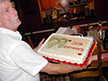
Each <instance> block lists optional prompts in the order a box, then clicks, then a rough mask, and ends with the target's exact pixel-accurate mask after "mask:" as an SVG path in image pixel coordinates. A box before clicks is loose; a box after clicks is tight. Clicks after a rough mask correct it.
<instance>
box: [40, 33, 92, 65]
mask: <svg viewBox="0 0 108 81" xmlns="http://www.w3.org/2000/svg"><path fill="white" fill-rule="evenodd" d="M53 35H60V36H64V37H69V38H70V37H72V38H81V39H88V40H89V42H88V43H87V46H86V48H85V50H84V52H83V53H82V55H81V56H80V58H77V57H71V56H67V54H66V55H62V54H61V55H60V54H56V53H47V52H44V51H42V48H43V47H44V46H45V44H46V43H47V42H48V41H49V39H50V38H51V37H52V36H53ZM92 43H93V38H87V37H78V36H70V35H63V34H56V33H53V34H51V35H50V36H49V38H48V39H47V40H46V41H45V43H44V44H43V45H42V46H41V48H40V49H39V50H38V53H39V54H40V55H42V56H46V57H49V58H54V59H55V60H57V59H59V60H61V61H67V62H72V63H78V64H81V63H83V61H84V60H85V59H86V57H87V54H88V52H89V49H90V47H91V45H92ZM67 53H68V51H67Z"/></svg>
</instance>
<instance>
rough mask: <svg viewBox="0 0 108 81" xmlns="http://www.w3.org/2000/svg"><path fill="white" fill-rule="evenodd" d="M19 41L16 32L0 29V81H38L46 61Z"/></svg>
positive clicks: (18, 35)
mask: <svg viewBox="0 0 108 81" xmlns="http://www.w3.org/2000/svg"><path fill="white" fill-rule="evenodd" d="M21 39H22V37H21V35H20V34H19V32H18V31H16V32H14V31H11V30H8V29H4V28H0V81H40V79H39V71H40V70H41V69H42V68H43V67H44V66H45V65H46V64H47V63H48V61H47V60H46V59H44V58H43V57H42V56H40V55H38V54H37V53H36V52H34V51H33V50H32V48H31V47H30V46H29V45H28V44H27V43H26V42H24V41H22V40H21Z"/></svg>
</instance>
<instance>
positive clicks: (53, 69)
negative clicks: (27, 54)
mask: <svg viewBox="0 0 108 81" xmlns="http://www.w3.org/2000/svg"><path fill="white" fill-rule="evenodd" d="M76 70H83V68H81V67H76V66H73V65H67V64H54V63H50V62H48V64H47V65H46V66H45V67H43V68H42V69H41V71H40V72H46V73H48V74H65V73H69V72H72V71H76Z"/></svg>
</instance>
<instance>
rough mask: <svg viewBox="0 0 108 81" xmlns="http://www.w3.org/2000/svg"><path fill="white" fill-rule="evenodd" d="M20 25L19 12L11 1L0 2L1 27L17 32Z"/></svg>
mask: <svg viewBox="0 0 108 81" xmlns="http://www.w3.org/2000/svg"><path fill="white" fill-rule="evenodd" d="M20 24H21V21H20V20H19V18H18V14H17V11H16V10H15V8H14V6H13V5H12V3H11V2H10V0H6V1H5V2H2V3H1V2H0V27H3V28H7V29H10V30H13V31H16V30H17V28H18V26H19V25H20Z"/></svg>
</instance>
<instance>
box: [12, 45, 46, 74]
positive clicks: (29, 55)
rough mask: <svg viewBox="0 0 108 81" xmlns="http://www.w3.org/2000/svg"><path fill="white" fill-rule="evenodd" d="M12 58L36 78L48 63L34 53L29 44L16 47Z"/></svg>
mask: <svg viewBox="0 0 108 81" xmlns="http://www.w3.org/2000/svg"><path fill="white" fill-rule="evenodd" d="M10 57H11V59H12V60H13V61H14V62H15V64H16V65H17V66H18V67H19V68H21V69H22V70H24V71H26V72H27V73H29V74H31V75H32V76H35V75H36V74H37V73H38V72H39V71H40V70H41V69H42V68H43V67H44V66H45V65H46V64H47V63H48V61H47V60H46V59H45V58H43V57H42V56H40V55H39V54H37V53H36V52H34V51H33V49H32V48H31V47H30V46H29V45H27V44H20V45H18V46H16V47H15V48H14V49H13V50H12V52H11V54H10Z"/></svg>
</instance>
